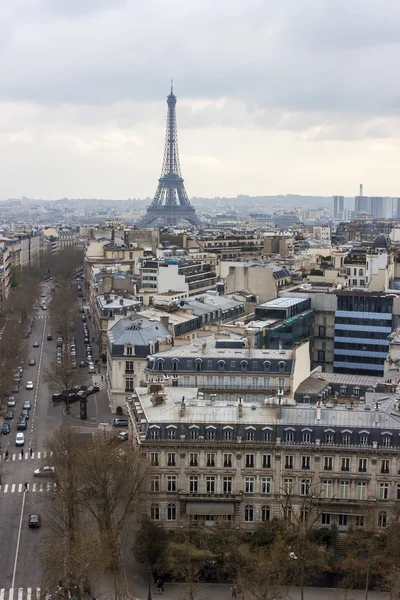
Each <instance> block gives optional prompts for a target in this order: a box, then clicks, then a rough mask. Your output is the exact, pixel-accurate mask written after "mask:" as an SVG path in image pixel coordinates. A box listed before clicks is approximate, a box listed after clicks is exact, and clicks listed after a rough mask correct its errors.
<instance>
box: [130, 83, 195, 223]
mask: <svg viewBox="0 0 400 600" xmlns="http://www.w3.org/2000/svg"><path fill="white" fill-rule="evenodd" d="M167 105H168V115H167V131H166V134H165V149H164V160H163V165H162V169H161V177H160V179H159V180H158V187H157V191H156V194H155V196H154V199H153V202H152V203H151V204H150V206H149V207H148V209H147V212H146V214H145V215H144V216H143V217H142V218H141V219H140V220H139V221H138V222H137V226H138V227H149V226H150V224H152V223H154V222H155V221H159V222H161V224H162V225H176V224H177V223H178V221H181V220H185V221H188V222H189V223H190V224H191V225H195V226H196V227H199V226H200V225H201V221H200V219H199V218H198V216H197V215H196V212H195V209H194V208H193V206H192V205H191V204H190V201H189V198H188V195H187V193H186V190H185V186H184V184H183V179H182V174H181V166H180V164H179V152H178V133H177V127H176V110H175V106H176V96H175V95H174V92H173V88H172V82H171V93H170V95H169V96H168V98H167Z"/></svg>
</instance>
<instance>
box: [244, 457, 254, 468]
mask: <svg viewBox="0 0 400 600" xmlns="http://www.w3.org/2000/svg"><path fill="white" fill-rule="evenodd" d="M246 467H247V468H248V469H253V468H254V454H246Z"/></svg>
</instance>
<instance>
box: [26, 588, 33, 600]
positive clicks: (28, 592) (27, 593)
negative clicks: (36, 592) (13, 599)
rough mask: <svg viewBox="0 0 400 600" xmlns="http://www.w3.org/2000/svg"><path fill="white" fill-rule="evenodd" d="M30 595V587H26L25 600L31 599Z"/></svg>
mask: <svg viewBox="0 0 400 600" xmlns="http://www.w3.org/2000/svg"><path fill="white" fill-rule="evenodd" d="M31 597H32V588H28V589H27V590H26V600H31Z"/></svg>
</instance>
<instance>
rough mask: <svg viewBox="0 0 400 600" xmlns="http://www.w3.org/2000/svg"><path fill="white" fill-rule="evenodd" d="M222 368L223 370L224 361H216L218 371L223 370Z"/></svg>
mask: <svg viewBox="0 0 400 600" xmlns="http://www.w3.org/2000/svg"><path fill="white" fill-rule="evenodd" d="M224 370H225V361H224V360H219V361H218V371H224Z"/></svg>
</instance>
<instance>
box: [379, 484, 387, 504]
mask: <svg viewBox="0 0 400 600" xmlns="http://www.w3.org/2000/svg"><path fill="white" fill-rule="evenodd" d="M388 499H389V484H388V483H380V484H379V500H388Z"/></svg>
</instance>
